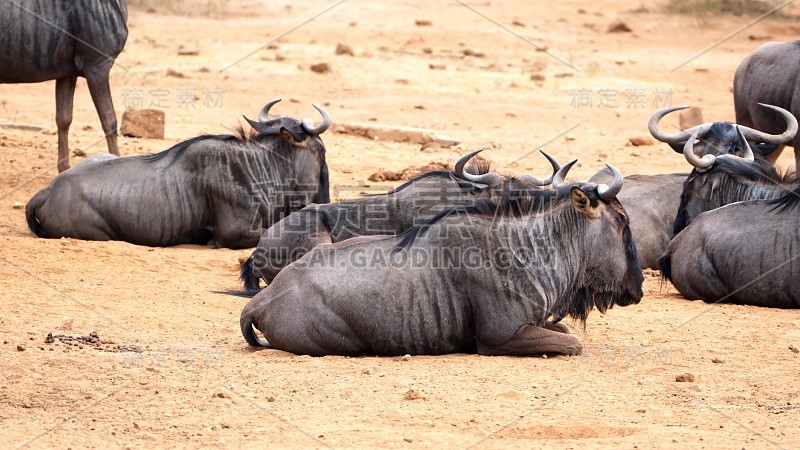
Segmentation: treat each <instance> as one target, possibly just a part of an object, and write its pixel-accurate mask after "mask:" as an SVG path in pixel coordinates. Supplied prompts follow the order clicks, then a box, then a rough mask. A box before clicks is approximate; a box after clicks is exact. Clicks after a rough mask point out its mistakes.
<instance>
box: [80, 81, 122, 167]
mask: <svg viewBox="0 0 800 450" xmlns="http://www.w3.org/2000/svg"><path fill="white" fill-rule="evenodd" d="M110 70H111V66H110V65H109V66H108V67H105V66H103V67H98V68H95V69H93V70H92V71H91V72H88V73H86V84H88V85H89V93H90V94H91V95H92V102H94V107H95V109H96V110H97V115H98V116H99V117H100V124H101V125H102V126H103V133H105V135H106V143H107V144H108V151H109V152H110V153H112V154H114V155H117V156H119V148H118V147H117V115H116V113H115V112H114V102H113V100H112V98H111V88H110V87H109V85H108V73H109V71H110Z"/></svg>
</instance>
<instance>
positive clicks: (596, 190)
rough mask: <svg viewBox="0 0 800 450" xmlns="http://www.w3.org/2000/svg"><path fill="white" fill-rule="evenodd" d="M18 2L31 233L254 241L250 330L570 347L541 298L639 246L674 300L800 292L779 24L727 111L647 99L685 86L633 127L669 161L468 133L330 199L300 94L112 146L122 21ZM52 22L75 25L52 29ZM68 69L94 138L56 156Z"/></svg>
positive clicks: (772, 303) (636, 297) (633, 260)
mask: <svg viewBox="0 0 800 450" xmlns="http://www.w3.org/2000/svg"><path fill="white" fill-rule="evenodd" d="M35 3H36V5H37V7H39V8H43V9H42V10H39V11H38V14H39V15H43V16H46V17H50V18H51V20H52V22H54V23H55V24H57V25H58V26H59V27H60V28H59V29H60V30H62V31H63V30H67V31H72V33H67V34H59V33H58V32H56V31H58V30H57V29H50V31H49V34H48V32H43V31H42V28H43V27H41V26H39V27H38V28H37V29H36V30H38V31H36V30H35V29H34V28H36V27H33V26H31V27H27V28H26V27H25V26H24V24H25V23H29V22H30V21H29V17H27V16H26V14H25V12H26V11H27V10H26V9H25V6H24V5H23V6H20V5H21V4H20V5H17V4H15V5H16V7H9V8H7V9H4V11H3V13H2V14H0V25H2V26H3V28H4V30H5V29H11V28H13V29H14V30H12V32H8V33H7V32H5V31H4V32H3V33H0V82H2V83H20V82H37V81H42V80H46V79H56V80H57V83H56V93H57V95H56V98H57V114H56V122H57V125H58V142H59V144H58V147H59V163H58V169H59V172H60V173H59V175H57V176H56V177H55V178H54V179H53V180H52V181H51V182H50V184H49V185H48V186H47V187H45V188H44V189H42V190H41V191H39V192H38V193H36V194H35V195H34V196H33V197H32V198H31V200H30V201H29V202H28V204H27V207H26V210H25V215H26V220H27V223H28V226H29V228H30V229H31V231H32V232H33V233H34V234H35V235H36V236H39V237H42V238H60V237H71V238H77V239H87V240H122V241H127V242H131V243H134V244H138V245H147V246H172V245H178V244H187V243H189V244H199V245H207V244H209V243H210V244H211V245H213V246H215V247H228V248H249V247H254V246H256V249H255V251H254V252H253V253H252V255H251V256H250V258H248V259H247V260H246V261H245V262H244V263H243V264H242V267H241V274H240V278H241V280H242V281H243V283H244V290H242V291H238V292H234V293H239V294H241V295H246V296H252V299H251V300H250V301H249V303H247V305H246V306H245V307H244V310H243V311H242V314H241V319H240V325H241V330H242V333H243V335H244V338H245V340H246V341H247V342H248V343H249V344H250V345H252V346H256V347H272V348H277V349H282V350H286V351H289V352H293V353H297V354H308V355H330V354H336V355H367V354H376V355H399V354H406V353H408V354H443V353H453V352H472V353H479V354H483V355H534V354H543V353H544V354H546V353H559V354H567V355H574V354H579V353H580V352H581V350H582V347H581V342H580V340H579V339H578V338H576V337H575V336H573V335H571V334H569V330H568V328H567V327H566V326H564V325H563V324H562V323H561V320H562V319H564V318H566V317H568V316H569V317H572V318H573V319H576V320H579V321H585V320H586V318H587V314H588V313H589V311H591V310H592V309H593V308H597V309H598V310H600V311H605V310H606V309H608V308H611V307H612V306H613V305H615V304H616V305H620V306H626V305H630V304H635V303H638V302H639V301H640V300H641V298H642V296H643V292H642V284H643V280H644V277H643V273H642V269H643V268H653V269H660V270H661V273H662V275H663V276H664V277H665V278H666V279H668V280H669V281H671V282H672V284H674V285H675V287H676V288H677V289H678V291H680V292H681V294H683V296H685V297H686V298H687V299H691V300H694V299H701V300H704V301H706V302H731V303H738V304H747V305H757V306H764V307H774V308H798V307H800V284H798V282H800V281H799V280H800V260H799V261H795V258H797V257H798V256H800V184H799V183H798V181H797V178H796V176H795V174H794V173H783V174H780V173H778V171H777V170H776V169H775V167H774V166H773V164H774V162H775V160H776V158H777V155H778V154H779V153H780V152H781V150H782V149H783V147H784V146H785V145H792V146H793V147H794V148H795V159H796V161H797V162H800V138H798V136H797V131H798V122H797V119H796V116H797V115H798V114H800V42H790V43H769V44H765V45H763V46H761V47H760V48H758V49H757V50H756V51H755V52H754V53H752V54H751V55H749V56H748V57H747V58H746V59H745V60H744V61H743V62H742V63H741V65H740V67H739V69H738V70H737V71H736V74H735V77H734V83H733V85H734V89H733V93H734V104H735V114H736V122H737V123H736V124H734V123H730V122H713V123H705V124H701V125H697V126H694V127H692V128H689V129H686V130H683V131H680V132H677V133H666V132H664V131H663V130H662V128H660V127H659V122H660V121H661V119H662V118H663V117H664V116H666V115H667V114H669V113H672V112H675V111H678V110H680V109H682V108H685V107H668V108H664V109H661V110H659V111H656V112H655V113H654V114H653V115H652V116H651V118H650V121H649V124H648V128H649V131H650V134H652V136H653V137H655V138H656V139H657V140H659V141H662V142H664V143H667V144H668V145H669V146H670V147H672V148H673V149H674V150H675V151H676V152H677V153H678V154H680V155H682V157H683V158H685V160H686V161H687V163H688V164H689V166H687V169H689V168H691V172H689V173H673V174H662V175H628V176H625V177H623V175H622V174H621V173H620V171H619V170H617V169H616V168H615V167H613V166H611V165H609V164H606V167H605V168H602V170H600V171H599V172H598V173H597V174H596V175H595V176H593V177H591V178H590V179H589V180H588V181H586V182H578V181H569V180H568V178H567V175H568V172H569V170H570V168H571V167H572V166H573V165H574V164H575V162H576V161H577V160H572V161H569V162H568V163H566V164H564V165H561V164H560V163H559V162H558V161H556V160H555V159H554V158H552V157H551V156H549V155H548V154H547V153H545V152H544V151H542V155H543V156H544V157H545V158H547V160H548V162H549V163H550V165H551V166H552V174H550V175H549V176H547V177H545V178H539V177H536V176H533V175H517V176H506V175H501V174H499V173H496V172H494V171H492V170H491V168H490V167H489V165H488V163H487V162H486V160H483V159H480V158H476V154H477V153H479V152H480V151H481V150H476V151H473V152H470V153H469V154H467V155H465V156H463V157H462V158H461V159H460V160H458V161H457V162H456V164H455V166H454V170H452V171H433V172H429V173H425V174H422V175H419V176H417V177H416V178H413V179H411V180H409V181H408V182H406V183H405V184H403V185H402V186H400V187H398V188H396V189H394V190H392V191H390V192H388V193H386V194H380V195H370V196H365V197H362V198H358V199H352V200H345V201H340V202H337V203H330V195H329V179H328V166H327V160H326V148H325V145H324V144H323V141H322V138H321V135H322V134H323V133H324V132H325V130H326V129H328V127H329V126H330V124H331V118H330V117H329V115H328V113H327V112H326V111H325V110H324V109H323V108H321V107H319V106H317V105H314V107H315V108H316V109H317V111H318V112H319V113H320V114H321V115H322V121H321V122H320V123H319V125H315V124H314V123H313V122H312V121H309V120H305V121H300V120H298V119H294V118H291V117H270V114H269V113H270V112H271V111H272V109H273V107H275V105H276V103H277V102H278V101H279V100H272V101H270V102H268V103H267V104H266V105H265V106H264V107H263V108H262V109H261V111H260V112H259V114H258V117H257V120H250V119H247V123H248V128H244V127H243V128H240V129H239V130H237V133H235V134H233V135H203V136H198V137H194V138H191V139H189V140H186V141H183V142H181V143H179V144H176V145H174V146H172V147H171V148H169V149H167V150H164V151H162V152H160V153H156V154H151V155H140V156H129V157H119V156H117V155H118V151H117V146H116V138H115V136H116V134H115V133H116V120H115V118H114V117H115V116H114V110H113V105H112V104H111V100H110V94H109V93H110V90H109V88H108V70H109V69H110V67H111V64H113V59H114V57H115V56H116V55H117V54H118V53H119V52H120V51H121V49H122V46H123V45H124V42H125V38H126V36H127V29H125V28H124V17H125V15H126V11H125V4H124V2H123V1H122V0H116V1H111V2H100V4H101V5H103V8H104V9H103V8H101V13H100V14H99V16H101V17H102V18H103V20H105V21H106V22H108V20H111V19H113V20H117V21H118V22H120V23H121V24H122V25H121V26H119V27H116V28H114V27H112V28H111V29H112V30H124V31H125V33H122V32H121V31H120V33H118V35H115V36H111V37H109V35H110V34H114V33H111V32H109V31H108V30H105V31H103V30H102V27H101V25H102V23H103V21H102V20H95V21H94V22H93V21H92V20H90V19H85V18H81V17H87V15H86V14H78V13H77V12H74V11H78V12H80V11H81V10H80V9H75V8H78V7H80V8H84V9H83V11H86V9H87V8H92V7H97V5H98V2H97V1H96V0H81V1H76V2H73V3H74V4H73V8H72V9H70V7H64V6H63V5H62V7H61V9H59V8H55V7H54V6H52V5H50V4H49V3H47V2H45V3H44V4H40V3H41V2H35ZM54 3H58V2H54ZM30 7H33V6H30ZM53 8H55V9H53ZM51 9H52V10H51ZM73 10H74V11H73ZM73 12H74V13H73ZM48 14H49V15H48ZM73 16H78V17H79V18H76V17H73ZM89 16H90V15H89ZM96 16H97V15H96ZM106 16H107V17H106ZM115 17H116V19H114V18H115ZM120 17H121V21H120ZM109 18H111V19H109ZM76 23H77V24H76ZM19 24H23V26H18V25H19ZM15 25H17V26H16V27H15ZM40 25H41V24H40ZM44 28H45V29H47V27H44ZM32 30H33V31H32ZM53 30H56V31H53ZM34 32H38V33H40V34H41V36H40V39H39V40H38V41H37V40H36V39H32V38H31V36H27V39H28V40H27V41H26V42H34V43H35V44H31V45H29V46H28V47H26V46H24V45H15V42H17V41H19V40H24V39H26V34H25V33H34ZM70 39H78V41H79V42H80V43H83V44H86V45H71V46H70V45H66V44H64V42H62V41H64V40H66V41H69V40H70ZM73 43H74V42H73ZM90 43H93V45H89V44H90ZM30 47H34V50H35V51H34V52H32V53H31V52H30V50H31V48H30ZM2 50H8V51H2ZM26 52H27V53H26ZM78 76H84V77H86V78H87V79H88V80H89V87H90V91H91V94H92V97H93V99H94V100H95V105H96V106H97V109H98V112H99V115H100V118H101V121H102V123H103V129H104V130H105V131H106V132H107V133H108V147H109V150H110V151H111V153H113V154H100V155H94V156H92V157H89V158H87V159H86V160H84V161H82V162H80V163H79V164H77V165H76V166H75V167H72V168H69V161H68V152H67V134H68V129H69V125H70V122H71V116H72V111H71V110H72V94H73V91H74V86H75V80H76V78H77V77H78ZM262 280H263V283H264V284H265V285H266V287H264V288H261V287H260V286H261V282H262ZM257 331H260V332H261V334H263V338H262V337H260V336H257Z"/></svg>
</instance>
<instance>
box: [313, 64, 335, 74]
mask: <svg viewBox="0 0 800 450" xmlns="http://www.w3.org/2000/svg"><path fill="white" fill-rule="evenodd" d="M310 69H311V71H312V72H315V73H328V72H330V71H331V65H330V64H328V63H325V62H323V63H317V64H312V65H311V67H310Z"/></svg>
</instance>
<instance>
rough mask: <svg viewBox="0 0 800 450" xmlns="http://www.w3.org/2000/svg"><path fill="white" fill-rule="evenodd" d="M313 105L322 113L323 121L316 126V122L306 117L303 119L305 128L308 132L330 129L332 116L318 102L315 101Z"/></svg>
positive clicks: (319, 132) (314, 132)
mask: <svg viewBox="0 0 800 450" xmlns="http://www.w3.org/2000/svg"><path fill="white" fill-rule="evenodd" d="M311 106H313V107H314V109H316V110H317V111H319V113H320V114H322V123H321V124H319V126H318V127H314V123H313V122H311V121H310V120H308V119H306V120H304V121H303V129H304V130H305V131H306V133H308V134H322V133H324V132H325V130H327V129H328V127H329V126H331V116H329V115H328V113H327V112H326V111H325V110H324V109H322V108H321V107H320V106H319V105H317V104H316V103H313V104H312V105H311Z"/></svg>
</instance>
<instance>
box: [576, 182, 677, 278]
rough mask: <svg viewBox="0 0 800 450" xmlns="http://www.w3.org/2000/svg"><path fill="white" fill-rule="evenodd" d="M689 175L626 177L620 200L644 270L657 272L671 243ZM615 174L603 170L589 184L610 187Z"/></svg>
mask: <svg viewBox="0 0 800 450" xmlns="http://www.w3.org/2000/svg"><path fill="white" fill-rule="evenodd" d="M687 176H688V174H686V173H670V174H661V175H627V176H626V177H625V184H624V185H623V187H622V191H620V193H619V194H617V200H619V202H620V203H621V204H622V206H623V207H624V208H625V212H627V213H628V217H629V218H630V222H631V223H630V229H631V236H633V241H634V242H635V243H636V254H637V255H638V256H639V264H641V266H642V268H643V269H657V268H658V259H659V258H660V257H661V255H662V254H663V253H664V249H665V248H666V247H667V244H668V243H669V241H670V240H671V239H672V236H673V234H672V224H673V222H674V221H675V216H676V215H677V214H678V205H679V204H680V199H681V189H682V188H683V182H684V181H685V180H686V177H687ZM613 177H614V174H613V173H611V171H610V170H607V169H604V170H602V171H601V172H599V173H598V174H597V175H595V176H593V177H592V178H590V179H589V182H590V183H609V182H611V180H612V179H613Z"/></svg>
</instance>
